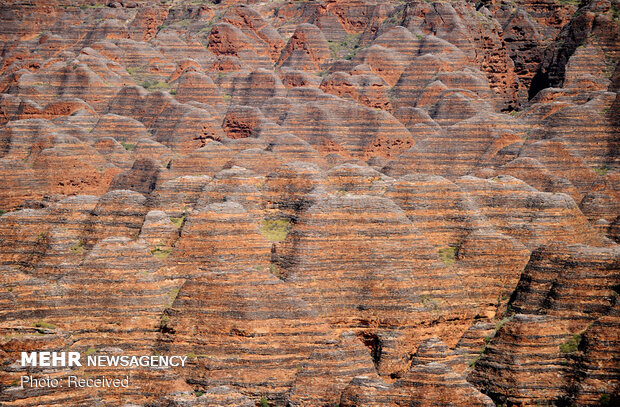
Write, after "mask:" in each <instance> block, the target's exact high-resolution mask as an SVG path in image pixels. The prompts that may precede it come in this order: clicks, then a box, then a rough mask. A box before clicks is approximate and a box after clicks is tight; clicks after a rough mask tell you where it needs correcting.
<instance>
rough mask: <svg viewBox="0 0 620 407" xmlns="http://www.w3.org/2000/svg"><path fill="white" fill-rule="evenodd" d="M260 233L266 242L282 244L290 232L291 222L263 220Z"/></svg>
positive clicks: (285, 220)
mask: <svg viewBox="0 0 620 407" xmlns="http://www.w3.org/2000/svg"><path fill="white" fill-rule="evenodd" d="M260 231H261V233H262V234H263V236H265V238H266V239H267V240H269V241H271V242H282V241H284V240H285V239H286V236H287V235H288V232H290V231H291V221H290V220H289V219H276V220H270V219H265V220H263V224H262V227H261V229H260Z"/></svg>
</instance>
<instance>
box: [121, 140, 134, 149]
mask: <svg viewBox="0 0 620 407" xmlns="http://www.w3.org/2000/svg"><path fill="white" fill-rule="evenodd" d="M121 145H122V146H123V147H125V150H127V151H133V149H134V148H136V144H135V143H125V142H122V141H121Z"/></svg>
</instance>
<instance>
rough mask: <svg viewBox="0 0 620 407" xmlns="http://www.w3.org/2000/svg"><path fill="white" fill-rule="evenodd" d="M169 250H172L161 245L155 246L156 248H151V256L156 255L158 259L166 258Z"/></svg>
mask: <svg viewBox="0 0 620 407" xmlns="http://www.w3.org/2000/svg"><path fill="white" fill-rule="evenodd" d="M171 252H172V249H170V248H165V247H161V246H157V247H156V248H154V249H153V250H151V254H152V255H153V256H155V257H157V258H158V259H166V258H168V256H170V253H171Z"/></svg>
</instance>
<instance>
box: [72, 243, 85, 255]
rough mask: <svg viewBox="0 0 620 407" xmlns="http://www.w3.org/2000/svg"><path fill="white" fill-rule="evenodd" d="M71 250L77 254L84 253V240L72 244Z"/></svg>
mask: <svg viewBox="0 0 620 407" xmlns="http://www.w3.org/2000/svg"><path fill="white" fill-rule="evenodd" d="M71 251H72V252H73V253H75V254H82V253H84V240H80V241H79V242H77V243H76V244H74V245H73V246H71Z"/></svg>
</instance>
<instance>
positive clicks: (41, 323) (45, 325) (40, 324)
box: [33, 321, 56, 329]
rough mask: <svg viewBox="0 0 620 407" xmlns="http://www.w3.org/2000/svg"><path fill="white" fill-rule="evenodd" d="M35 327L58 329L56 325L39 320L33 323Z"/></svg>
mask: <svg viewBox="0 0 620 407" xmlns="http://www.w3.org/2000/svg"><path fill="white" fill-rule="evenodd" d="M33 326H34V327H35V328H43V329H56V325H54V324H50V323H49V322H45V321H37V322H35V323H34V324H33Z"/></svg>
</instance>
